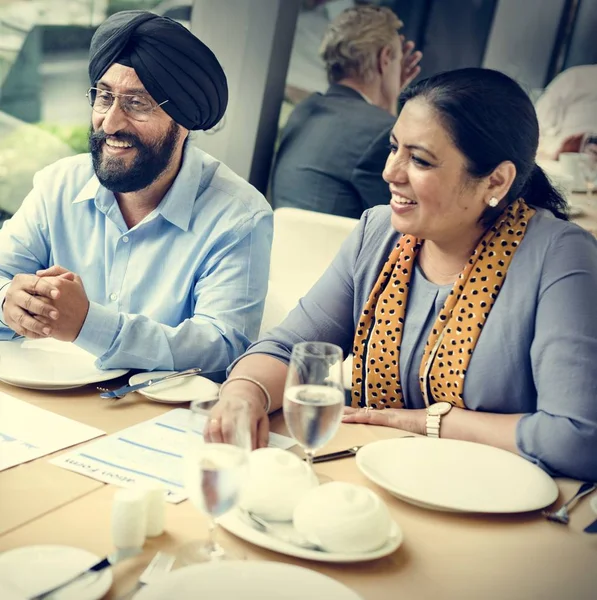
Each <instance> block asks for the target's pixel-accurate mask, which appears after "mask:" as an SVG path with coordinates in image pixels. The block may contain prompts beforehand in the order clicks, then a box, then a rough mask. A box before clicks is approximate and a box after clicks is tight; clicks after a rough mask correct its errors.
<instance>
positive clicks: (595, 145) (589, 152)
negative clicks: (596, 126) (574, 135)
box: [580, 132, 597, 196]
mask: <svg viewBox="0 0 597 600" xmlns="http://www.w3.org/2000/svg"><path fill="white" fill-rule="evenodd" d="M580 152H581V161H580V172H581V173H582V176H583V179H584V180H585V185H586V186H587V195H588V196H590V195H591V193H592V192H593V190H594V189H595V186H596V185H597V132H592V133H587V134H585V135H584V136H583V139H582V141H581V143H580Z"/></svg>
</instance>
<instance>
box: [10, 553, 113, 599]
mask: <svg viewBox="0 0 597 600" xmlns="http://www.w3.org/2000/svg"><path fill="white" fill-rule="evenodd" d="M99 560H100V558H99V556H96V555H95V554H93V553H92V552H88V551H87V550H83V549H82V548H74V547H72V546H51V545H43V546H25V547H23V548H16V549H15V550H9V551H8V552H4V553H3V554H0V581H2V588H0V589H3V588H6V589H7V590H8V591H9V592H11V593H12V594H13V596H14V597H15V598H31V597H33V596H37V595H38V594H42V593H43V592H44V591H45V590H49V589H51V588H53V587H54V586H56V585H59V584H60V583H61V582H63V581H66V580H68V579H69V578H71V577H73V576H74V575H77V574H78V573H80V572H82V571H84V570H85V569H87V568H88V567H90V566H91V565H93V564H95V563H96V562H98V561H99ZM111 585H112V570H111V569H104V570H103V571H101V572H99V573H97V574H94V575H92V576H91V575H90V576H89V577H86V578H84V579H81V581H77V582H74V583H73V584H72V585H69V586H68V587H66V588H64V589H63V590H60V591H57V592H55V593H54V594H52V600H98V599H99V598H103V597H104V596H105V594H106V593H107V591H108V590H109V589H110V586H111ZM2 597H4V596H2ZM9 597H11V596H9Z"/></svg>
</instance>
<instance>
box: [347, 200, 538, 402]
mask: <svg viewBox="0 0 597 600" xmlns="http://www.w3.org/2000/svg"><path fill="white" fill-rule="evenodd" d="M535 212H536V211H535V209H533V208H529V206H528V205H527V204H526V203H525V201H524V200H523V199H522V198H520V199H518V200H516V201H515V202H513V203H512V204H511V205H509V206H508V207H507V208H506V209H505V210H504V212H503V213H502V214H501V215H500V217H499V218H498V219H497V221H496V222H495V224H494V225H493V226H492V227H490V228H489V229H488V230H487V232H486V233H485V235H484V236H483V238H482V239H481V241H480V242H479V244H478V245H477V247H476V248H475V251H474V252H473V254H472V255H471V257H470V259H469V261H468V263H467V264H466V266H465V267H464V269H463V270H462V272H461V273H460V275H459V276H458V279H457V280H456V282H455V283H454V287H453V288H452V290H451V291H450V295H449V296H448V298H447V299H446V302H445V303H444V305H443V307H442V309H441V311H440V313H439V315H438V317H437V319H436V321H435V323H434V324H433V327H432V329H431V334H430V335H429V339H428V340H427V344H426V346H425V352H424V355H423V360H422V361H421V366H420V368H419V381H420V385H421V392H422V394H423V398H424V399H425V404H427V405H429V404H430V403H433V402H439V401H447V402H450V403H451V404H453V405H455V406H459V407H461V408H464V399H463V396H462V392H463V389H464V379H465V376H466V371H467V369H468V365H469V362H470V359H471V356H472V354H473V351H474V349H475V346H476V344H477V341H478V339H479V336H480V335H481V331H482V330H483V326H484V325H485V321H486V320H487V317H488V316H489V312H490V310H491V307H492V306H493V304H494V302H495V300H496V298H497V296H498V294H499V292H500V289H501V287H502V285H503V283H504V279H505V277H506V272H507V271H508V267H509V266H510V263H511V262H512V258H513V257H514V253H515V252H516V249H517V248H518V245H519V244H520V241H521V240H522V238H523V237H524V234H525V232H526V228H527V225H528V222H529V219H530V218H531V217H532V216H533V215H534V214H535ZM422 244H423V241H422V240H419V239H417V238H415V237H413V236H411V235H403V236H402V237H401V238H400V240H399V242H398V244H397V246H396V248H394V250H393V251H392V253H391V254H390V256H389V258H388V260H387V261H386V263H385V265H384V267H383V269H382V270H381V273H380V274H379V277H378V279H377V281H376V283H375V285H374V286H373V289H372V290H371V294H370V295H369V298H368V300H367V303H366V304H365V307H364V308H363V312H362V314H361V317H360V319H359V323H358V327H357V328H356V334H355V338H354V347H353V352H354V361H353V368H352V406H354V407H358V406H370V407H371V408H403V407H404V398H403V393H402V384H401V382H400V368H399V365H400V345H401V342H402V329H403V325H404V316H405V314H406V304H407V301H408V288H409V285H410V278H411V275H412V271H413V268H414V265H415V263H416V258H417V254H418V252H419V250H420V249H421V246H422Z"/></svg>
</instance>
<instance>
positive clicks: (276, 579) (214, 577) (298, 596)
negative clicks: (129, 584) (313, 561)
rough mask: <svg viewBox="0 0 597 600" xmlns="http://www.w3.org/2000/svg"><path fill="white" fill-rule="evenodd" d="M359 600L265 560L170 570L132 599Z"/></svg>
mask: <svg viewBox="0 0 597 600" xmlns="http://www.w3.org/2000/svg"><path fill="white" fill-rule="evenodd" d="M164 598H176V600H197V598H205V599H206V600H207V599H208V598H217V599H218V600H238V599H239V598H247V599H249V598H251V599H253V598H255V599H257V598H258V599H259V600H305V598H313V599H315V598H317V599H319V598H322V599H323V598H326V599H327V598H329V599H330V600H331V599H333V600H362V598H361V596H359V595H358V594H356V593H355V592H353V591H352V590H351V589H350V588H348V587H346V586H345V585H343V584H341V583H339V582H337V581H336V580H335V579H332V578H331V577H327V576H326V575H322V574H321V573H318V572H317V571H311V570H310V569H305V568H304V567H298V566H295V565H285V564H282V563H276V562H266V561H258V560H251V561H236V560H225V561H214V562H209V563H203V564H198V565H192V566H190V567H184V568H182V569H178V570H177V571H172V572H170V573H168V574H167V575H164V576H163V577H160V579H159V580H158V581H156V582H155V583H150V584H148V585H147V586H146V587H145V588H143V589H142V590H141V591H140V592H139V593H138V594H137V595H136V596H135V600H164Z"/></svg>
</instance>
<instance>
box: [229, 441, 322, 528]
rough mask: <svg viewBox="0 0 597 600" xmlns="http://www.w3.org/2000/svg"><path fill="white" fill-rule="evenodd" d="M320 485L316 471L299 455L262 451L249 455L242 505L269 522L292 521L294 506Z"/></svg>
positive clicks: (277, 449)
mask: <svg viewBox="0 0 597 600" xmlns="http://www.w3.org/2000/svg"><path fill="white" fill-rule="evenodd" d="M317 485H318V482H317V478H316V477H315V475H314V473H313V471H312V470H311V469H310V468H309V466H308V465H307V463H305V462H304V461H302V460H301V459H300V458H299V457H298V456H297V455H296V454H292V452H287V451H286V450H281V449H280V448H260V449H259V450H255V451H253V452H251V454H249V477H248V479H247V483H246V485H245V487H244V489H243V493H242V496H241V499H240V503H239V504H240V506H241V507H242V508H245V509H246V510H249V511H251V512H254V513H255V514H257V515H259V516H260V517H263V518H264V519H267V520H268V521H290V520H291V519H292V515H293V512H294V508H295V506H296V505H297V504H298V502H299V501H300V500H301V499H302V498H303V496H304V495H305V494H306V493H307V492H308V491H309V490H311V489H312V488H313V487H315V486H317Z"/></svg>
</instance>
